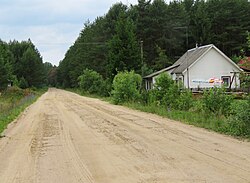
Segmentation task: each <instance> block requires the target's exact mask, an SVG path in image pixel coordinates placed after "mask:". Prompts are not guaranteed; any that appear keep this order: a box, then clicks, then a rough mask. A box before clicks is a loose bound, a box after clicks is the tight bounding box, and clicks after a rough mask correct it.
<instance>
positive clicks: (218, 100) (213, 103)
mask: <svg viewBox="0 0 250 183" xmlns="http://www.w3.org/2000/svg"><path fill="white" fill-rule="evenodd" d="M202 102H203V104H204V109H205V111H206V112H212V113H214V114H215V115H218V116H219V115H228V114H229V112H230V105H231V103H232V97H231V96H229V95H227V94H226V93H225V89H224V88H217V87H216V88H211V89H210V90H209V91H205V92H204V95H203V99H202Z"/></svg>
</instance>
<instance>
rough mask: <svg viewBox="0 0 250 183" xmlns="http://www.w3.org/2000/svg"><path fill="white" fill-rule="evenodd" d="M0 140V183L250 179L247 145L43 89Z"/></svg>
mask: <svg viewBox="0 0 250 183" xmlns="http://www.w3.org/2000/svg"><path fill="white" fill-rule="evenodd" d="M5 135H6V137H4V138H2V139H1V140H0V183H33V182H34V183H78V182H79V183H163V182H164V183H168V182H192V183H193V182H206V183H208V182H211V183H214V182H225V183H230V182H232V183H235V182H239V183H244V182H250V143H249V142H242V141H238V140H236V139H233V138H230V137H225V136H223V135H219V134H216V133H213V132H208V131H206V130H203V129H199V128H195V127H192V126H188V125H184V124H181V123H179V122H175V121H171V120H168V119H164V118H161V117H158V116H156V115H152V114H146V113H142V112H138V111H133V110H130V109H127V108H124V107H121V106H114V105H110V104H108V103H106V102H103V101H100V100H97V99H90V98H85V97H80V96H79V95H76V94H73V93H70V92H66V91H62V90H57V89H50V90H49V91H48V92H47V93H46V94H44V95H43V96H42V97H41V98H40V99H39V100H38V101H37V102H36V103H34V104H33V105H32V106H30V107H29V108H28V109H27V110H26V111H25V112H24V114H23V115H22V116H21V117H20V118H19V119H18V120H17V121H16V122H14V123H12V124H11V125H10V126H9V128H8V129H7V130H6V131H5Z"/></svg>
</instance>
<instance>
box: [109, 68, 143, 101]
mask: <svg viewBox="0 0 250 183" xmlns="http://www.w3.org/2000/svg"><path fill="white" fill-rule="evenodd" d="M141 82H142V78H141V76H140V75H139V74H136V73H135V72H134V71H130V72H128V71H124V72H119V73H118V74H117V75H116V76H115V78H114V80H113V85H112V86H113V90H112V92H111V94H112V97H113V99H114V102H115V103H116V104H118V103H124V102H129V101H136V100H137V99H139V97H140V86H141Z"/></svg>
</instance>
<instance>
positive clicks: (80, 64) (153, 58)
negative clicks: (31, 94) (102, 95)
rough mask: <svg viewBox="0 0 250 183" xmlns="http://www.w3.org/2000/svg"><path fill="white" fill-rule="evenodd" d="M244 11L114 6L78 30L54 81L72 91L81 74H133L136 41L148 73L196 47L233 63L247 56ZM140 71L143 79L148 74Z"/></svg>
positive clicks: (205, 5)
mask: <svg viewBox="0 0 250 183" xmlns="http://www.w3.org/2000/svg"><path fill="white" fill-rule="evenodd" d="M249 9H250V2H249V1H247V0H209V1H204V0H199V1H194V0H184V1H171V2H170V3H167V2H166V1H164V0H152V1H150V0H139V1H138V4H137V5H131V6H129V7H127V6H126V5H123V4H122V3H116V4H114V5H113V6H112V7H111V8H110V9H109V11H108V12H107V13H106V14H105V15H103V16H101V17H97V18H96V19H95V20H94V21H93V22H86V23H85V24H84V28H83V29H82V30H81V32H80V34H79V37H78V38H77V39H76V41H75V43H74V45H73V46H71V47H70V48H69V50H68V51H67V53H66V55H65V58H64V59H63V60H62V61H61V63H60V65H59V68H58V70H57V72H58V76H57V81H58V83H59V84H60V85H61V86H65V87H76V86H77V84H78V81H77V78H78V77H79V75H81V74H82V71H83V70H84V69H86V68H89V69H92V70H94V71H96V72H98V73H100V74H101V75H102V76H103V78H104V79H109V80H112V79H113V78H114V76H115V75H116V73H117V71H124V70H135V71H136V72H137V73H139V71H140V69H141V66H142V65H141V60H140V50H139V43H140V41H143V64H145V65H146V66H147V68H149V69H153V70H154V69H155V70H158V69H162V68H163V67H166V66H168V65H171V64H172V63H173V61H175V60H176V59H177V58H178V57H179V56H181V55H182V54H183V53H184V52H185V51H186V50H187V49H189V48H193V47H194V46H195V44H196V43H198V44H199V45H205V44H211V43H213V44H215V45H216V46H217V47H218V48H219V49H220V50H222V51H223V52H224V53H225V54H226V55H227V56H229V57H232V56H233V55H235V58H239V56H242V55H241V51H240V50H246V55H247V54H249V52H250V50H249V49H247V47H248V45H249V43H248V44H247V43H246V36H247V33H246V31H247V30H248V31H249V28H250V11H249ZM248 37H249V34H248ZM248 42H249V41H248ZM21 51H22V50H21ZM143 67H144V68H142V73H143V74H142V75H143V76H144V75H145V73H150V72H147V71H148V70H147V69H146V71H145V66H143ZM140 72H141V71H140ZM18 77H20V76H18Z"/></svg>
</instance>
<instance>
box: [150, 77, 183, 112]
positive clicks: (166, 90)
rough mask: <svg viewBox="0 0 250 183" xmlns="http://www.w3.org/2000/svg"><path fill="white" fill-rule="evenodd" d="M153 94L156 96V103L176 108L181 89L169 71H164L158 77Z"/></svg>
mask: <svg viewBox="0 0 250 183" xmlns="http://www.w3.org/2000/svg"><path fill="white" fill-rule="evenodd" d="M153 96H154V97H155V102H156V103H158V104H160V105H165V106H166V107H169V108H175V107H176V104H177V98H178V96H179V89H178V86H177V84H175V82H174V81H173V79H172V78H171V77H170V76H169V75H168V74H167V73H162V74H160V75H159V76H158V77H157V78H156V82H155V85H154V89H153Z"/></svg>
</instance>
